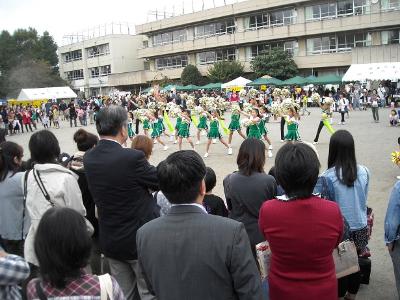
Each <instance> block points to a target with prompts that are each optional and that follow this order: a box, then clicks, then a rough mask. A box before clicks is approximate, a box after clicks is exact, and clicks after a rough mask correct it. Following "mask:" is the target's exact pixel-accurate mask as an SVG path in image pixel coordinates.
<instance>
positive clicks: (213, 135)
mask: <svg viewBox="0 0 400 300" xmlns="http://www.w3.org/2000/svg"><path fill="white" fill-rule="evenodd" d="M207 137H208V138H209V139H220V138H221V137H222V136H221V133H220V132H219V130H218V127H217V128H215V127H212V128H210V131H209V132H208V134H207Z"/></svg>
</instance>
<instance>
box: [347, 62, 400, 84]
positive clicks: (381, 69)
mask: <svg viewBox="0 0 400 300" xmlns="http://www.w3.org/2000/svg"><path fill="white" fill-rule="evenodd" d="M399 79H400V62H391V63H371V64H353V65H351V66H350V68H349V69H348V70H347V72H346V74H344V76H343V79H342V80H343V81H346V82H348V81H366V80H391V81H397V80H399Z"/></svg>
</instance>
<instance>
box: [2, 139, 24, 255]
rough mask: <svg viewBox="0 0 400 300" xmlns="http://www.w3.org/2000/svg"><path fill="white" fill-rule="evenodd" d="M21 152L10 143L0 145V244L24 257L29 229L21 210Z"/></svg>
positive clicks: (22, 199)
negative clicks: (25, 241)
mask: <svg viewBox="0 0 400 300" xmlns="http://www.w3.org/2000/svg"><path fill="white" fill-rule="evenodd" d="M23 155H24V150H23V149H22V147H21V146H20V145H18V144H16V143H13V142H3V143H1V144H0V244H1V246H2V247H3V248H4V250H6V252H8V253H11V254H16V255H19V256H23V255H24V240H25V237H26V234H27V233H28V230H29V226H30V218H29V215H28V213H27V212H26V211H25V201H24V185H23V184H21V182H23V178H24V173H23V172H20V171H21V165H22V157H23Z"/></svg>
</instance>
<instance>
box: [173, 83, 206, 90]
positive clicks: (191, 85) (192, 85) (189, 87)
mask: <svg viewBox="0 0 400 300" xmlns="http://www.w3.org/2000/svg"><path fill="white" fill-rule="evenodd" d="M200 88H201V87H199V86H197V85H194V84H189V85H185V86H177V87H176V90H177V91H196V90H198V89H200Z"/></svg>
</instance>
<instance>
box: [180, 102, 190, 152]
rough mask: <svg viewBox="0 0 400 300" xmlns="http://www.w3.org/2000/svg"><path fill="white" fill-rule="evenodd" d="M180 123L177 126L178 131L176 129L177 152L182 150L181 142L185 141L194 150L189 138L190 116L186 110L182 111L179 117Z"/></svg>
mask: <svg viewBox="0 0 400 300" xmlns="http://www.w3.org/2000/svg"><path fill="white" fill-rule="evenodd" d="M180 119H181V122H180V124H179V129H178V145H179V150H182V140H183V139H186V140H187V141H188V142H189V144H190V146H192V149H193V150H194V144H193V142H192V139H191V138H190V122H191V119H190V115H189V112H188V111H187V110H184V111H183V112H182V114H181V116H180Z"/></svg>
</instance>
